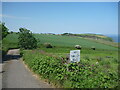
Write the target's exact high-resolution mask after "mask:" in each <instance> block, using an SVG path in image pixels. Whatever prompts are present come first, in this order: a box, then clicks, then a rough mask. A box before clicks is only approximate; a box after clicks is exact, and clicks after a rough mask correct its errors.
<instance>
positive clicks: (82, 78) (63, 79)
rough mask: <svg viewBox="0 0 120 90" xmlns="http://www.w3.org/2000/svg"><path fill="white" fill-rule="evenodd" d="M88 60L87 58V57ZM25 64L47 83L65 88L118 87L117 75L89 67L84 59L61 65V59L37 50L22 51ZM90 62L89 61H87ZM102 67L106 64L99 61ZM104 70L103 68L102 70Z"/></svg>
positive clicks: (92, 66) (97, 67)
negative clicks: (47, 81)
mask: <svg viewBox="0 0 120 90" xmlns="http://www.w3.org/2000/svg"><path fill="white" fill-rule="evenodd" d="M87 58H89V57H87ZM23 59H24V61H25V63H26V64H27V65H28V66H29V67H30V68H31V69H32V70H33V71H34V72H36V73H37V74H40V75H41V76H42V77H43V78H45V79H48V80H49V82H52V83H56V84H59V85H60V86H62V87H65V88H114V87H117V86H118V75H117V73H116V72H115V71H113V70H105V71H107V73H105V72H103V71H102V70H101V68H100V65H98V64H94V65H90V64H89V63H87V60H86V59H83V58H82V59H81V62H79V63H69V64H66V63H63V62H62V60H61V59H56V58H54V57H51V56H46V55H44V54H41V53H40V52H39V50H32V51H29V50H27V51H23ZM89 60H90V59H89ZM99 62H101V64H102V67H103V66H104V65H105V64H109V63H107V62H108V61H106V63H105V64H104V63H102V62H104V61H99ZM104 69H105V68H104Z"/></svg>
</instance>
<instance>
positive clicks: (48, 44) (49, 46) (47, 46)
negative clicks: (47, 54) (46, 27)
mask: <svg viewBox="0 0 120 90" xmlns="http://www.w3.org/2000/svg"><path fill="white" fill-rule="evenodd" d="M44 45H45V47H46V48H53V46H52V45H51V44H50V43H45V44H44Z"/></svg>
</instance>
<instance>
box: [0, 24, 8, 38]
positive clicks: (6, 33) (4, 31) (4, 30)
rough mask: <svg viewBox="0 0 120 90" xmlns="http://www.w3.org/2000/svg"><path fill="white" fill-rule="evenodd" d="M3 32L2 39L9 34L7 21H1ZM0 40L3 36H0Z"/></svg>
mask: <svg viewBox="0 0 120 90" xmlns="http://www.w3.org/2000/svg"><path fill="white" fill-rule="evenodd" d="M1 32H2V35H1V36H2V39H3V38H5V37H6V36H7V35H8V34H9V32H8V28H7V27H6V26H5V23H1V22H0V33H1ZM0 40H1V38H0Z"/></svg>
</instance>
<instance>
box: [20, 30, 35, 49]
mask: <svg viewBox="0 0 120 90" xmlns="http://www.w3.org/2000/svg"><path fill="white" fill-rule="evenodd" d="M19 31H20V33H19V38H18V39H19V47H20V48H23V49H33V48H37V40H36V38H35V37H34V36H33V35H32V32H30V30H27V29H25V28H20V29H19Z"/></svg>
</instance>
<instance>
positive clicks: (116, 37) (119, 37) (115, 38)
mask: <svg viewBox="0 0 120 90" xmlns="http://www.w3.org/2000/svg"><path fill="white" fill-rule="evenodd" d="M106 36H108V37H110V38H112V39H113V41H114V42H116V43H120V35H114V34H113V35H109V34H108V35H106Z"/></svg>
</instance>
